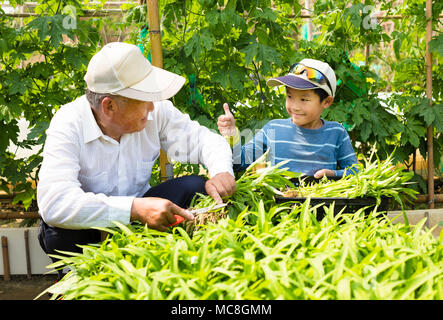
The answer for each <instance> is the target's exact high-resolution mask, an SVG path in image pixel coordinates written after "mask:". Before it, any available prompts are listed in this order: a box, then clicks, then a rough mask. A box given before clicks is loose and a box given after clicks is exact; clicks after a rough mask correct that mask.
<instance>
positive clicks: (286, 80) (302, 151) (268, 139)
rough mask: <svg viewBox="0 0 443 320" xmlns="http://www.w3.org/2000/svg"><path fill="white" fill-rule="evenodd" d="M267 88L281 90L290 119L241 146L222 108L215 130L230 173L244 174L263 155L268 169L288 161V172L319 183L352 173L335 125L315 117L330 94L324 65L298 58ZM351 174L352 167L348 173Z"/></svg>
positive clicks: (348, 147)
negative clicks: (229, 150)
mask: <svg viewBox="0 0 443 320" xmlns="http://www.w3.org/2000/svg"><path fill="white" fill-rule="evenodd" d="M267 84H268V85H269V86H271V87H272V86H280V85H284V86H286V110H287V111H288V113H289V115H290V118H287V119H275V120H271V121H269V122H268V123H267V124H266V125H265V126H264V127H263V128H262V129H261V130H260V131H259V132H258V133H257V134H256V135H255V136H254V137H253V139H252V140H251V141H249V142H248V143H246V144H245V145H244V146H241V141H240V136H239V131H238V129H237V128H236V126H235V119H234V116H233V115H232V113H231V112H230V111H229V106H228V104H226V103H225V104H224V105H223V108H224V109H225V114H224V115H221V116H220V117H219V118H218V122H217V125H218V129H219V131H220V133H221V134H222V135H224V136H225V138H226V139H227V140H228V141H229V140H230V141H231V146H233V160H234V170H235V171H238V170H242V169H245V168H246V167H247V166H248V165H249V164H251V163H252V162H253V161H255V160H256V159H257V158H258V157H260V156H261V155H262V154H263V153H264V152H265V151H266V150H268V149H270V150H269V160H270V161H271V164H272V165H275V164H277V163H279V162H281V161H284V160H289V162H288V163H287V164H286V165H285V166H289V170H290V171H294V172H301V173H303V174H305V175H308V176H314V177H315V178H321V177H323V176H324V175H326V176H343V174H344V171H345V168H348V170H347V171H346V173H347V174H348V173H352V171H351V170H349V168H351V167H352V166H353V165H354V164H357V158H356V156H355V152H354V150H353V148H352V144H351V140H350V138H349V135H348V133H347V132H346V130H345V128H344V127H343V126H342V125H341V124H339V123H338V122H331V121H326V120H324V119H322V118H321V114H322V112H323V110H324V109H326V108H328V107H329V106H330V105H331V104H332V102H333V100H334V95H335V90H336V77H335V73H334V71H333V70H332V68H331V67H330V66H329V65H328V64H327V63H325V62H321V61H318V60H314V59H303V60H302V61H300V62H299V63H296V64H293V65H292V67H291V68H290V70H289V73H288V74H286V75H284V76H281V77H278V78H272V79H269V80H268V81H267ZM352 169H353V170H357V169H356V168H352Z"/></svg>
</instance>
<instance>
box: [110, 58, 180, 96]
mask: <svg viewBox="0 0 443 320" xmlns="http://www.w3.org/2000/svg"><path fill="white" fill-rule="evenodd" d="M185 81H186V79H185V78H183V77H182V76H179V75H178V74H175V73H172V72H169V71H166V70H164V69H161V68H157V67H154V66H153V70H152V71H151V72H150V73H149V74H148V76H147V77H146V78H144V79H143V80H142V81H140V82H138V83H136V84H135V85H133V86H131V87H129V88H125V89H122V90H119V91H117V92H113V93H115V94H118V95H120V96H123V97H127V98H131V99H135V100H140V101H152V102H155V101H161V100H167V99H169V98H171V97H173V96H174V95H175V94H177V92H179V91H180V89H181V88H182V87H183V85H184V84H185Z"/></svg>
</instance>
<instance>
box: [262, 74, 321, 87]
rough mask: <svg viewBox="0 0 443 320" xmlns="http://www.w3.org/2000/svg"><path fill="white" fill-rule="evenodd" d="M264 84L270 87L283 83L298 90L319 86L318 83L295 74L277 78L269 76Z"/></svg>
mask: <svg viewBox="0 0 443 320" xmlns="http://www.w3.org/2000/svg"><path fill="white" fill-rule="evenodd" d="M266 84H267V85H268V86H270V87H274V86H281V85H285V86H288V87H291V88H294V89H300V90H308V89H314V88H319V86H318V85H315V84H313V83H312V82H309V81H308V80H305V79H302V78H299V77H297V76H295V75H286V76H282V77H278V78H271V79H269V80H268V81H266Z"/></svg>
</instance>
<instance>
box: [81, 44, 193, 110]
mask: <svg viewBox="0 0 443 320" xmlns="http://www.w3.org/2000/svg"><path fill="white" fill-rule="evenodd" d="M84 79H85V81H86V84H87V87H88V89H89V90H91V91H93V92H96V93H112V94H116V95H120V96H123V97H127V98H132V99H135V100H141V101H160V100H166V99H169V98H171V97H172V96H174V95H175V94H176V93H177V92H178V91H179V90H180V89H181V87H182V86H183V84H184V83H185V78H183V77H181V76H179V75H177V74H175V73H172V72H169V71H166V70H163V69H161V68H157V67H154V66H153V65H151V63H150V62H149V61H148V59H146V58H145V57H144V56H143V54H142V52H141V51H140V49H139V48H138V47H137V46H135V45H133V44H129V43H124V42H111V43H108V44H107V45H105V46H104V47H103V48H102V49H101V50H100V51H99V52H97V53H96V54H95V55H94V56H93V57H92V59H91V61H90V62H89V65H88V70H87V72H86V75H85V78H84Z"/></svg>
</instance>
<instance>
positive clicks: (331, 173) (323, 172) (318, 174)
mask: <svg viewBox="0 0 443 320" xmlns="http://www.w3.org/2000/svg"><path fill="white" fill-rule="evenodd" d="M324 176H327V177H333V176H335V172H334V171H332V170H329V169H321V170H318V171H317V172H316V173H315V174H314V178H316V179H320V178H322V177H324Z"/></svg>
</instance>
